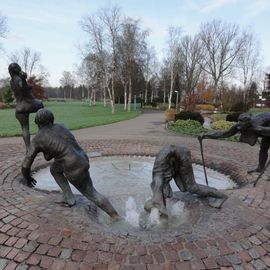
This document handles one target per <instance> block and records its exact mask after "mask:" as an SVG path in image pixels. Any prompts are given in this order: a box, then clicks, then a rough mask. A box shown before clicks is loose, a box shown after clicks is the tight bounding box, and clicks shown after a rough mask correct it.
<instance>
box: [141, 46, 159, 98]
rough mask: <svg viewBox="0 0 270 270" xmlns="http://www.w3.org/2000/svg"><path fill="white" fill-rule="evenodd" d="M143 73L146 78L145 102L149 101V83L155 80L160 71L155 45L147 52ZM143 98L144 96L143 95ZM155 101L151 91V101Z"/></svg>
mask: <svg viewBox="0 0 270 270" xmlns="http://www.w3.org/2000/svg"><path fill="white" fill-rule="evenodd" d="M143 73H144V79H145V90H144V103H147V102H148V85H149V83H150V80H151V79H152V80H155V79H156V77H157V73H158V61H157V57H156V52H155V49H154V47H151V48H149V49H148V50H147V51H146V53H145V59H144V65H143ZM141 98H142V97H141ZM152 101H153V92H152V93H151V102H152Z"/></svg>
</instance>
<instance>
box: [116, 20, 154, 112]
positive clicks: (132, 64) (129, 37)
mask: <svg viewBox="0 0 270 270" xmlns="http://www.w3.org/2000/svg"><path fill="white" fill-rule="evenodd" d="M148 34H149V32H148V30H141V29H140V26H139V21H138V20H134V19H131V18H126V19H125V21H124V22H123V24H122V34H121V37H120V38H119V42H118V46H119V50H120V52H121V58H122V65H123V73H124V74H125V77H126V79H127V86H128V104H127V111H129V112H130V110H131V99H132V89H133V86H132V79H133V76H134V74H135V73H134V72H135V70H136V69H137V67H138V66H139V67H141V66H142V65H143V60H144V59H145V57H144V55H145V53H146V48H147V46H146V42H145V39H146V37H147V36H148ZM125 85H126V84H125Z"/></svg>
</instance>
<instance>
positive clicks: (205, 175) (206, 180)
mask: <svg viewBox="0 0 270 270" xmlns="http://www.w3.org/2000/svg"><path fill="white" fill-rule="evenodd" d="M199 142H200V148H201V155H202V163H203V171H204V177H205V182H206V185H207V186H208V179H207V174H206V169H205V162H204V156H203V146H202V140H200V139H199Z"/></svg>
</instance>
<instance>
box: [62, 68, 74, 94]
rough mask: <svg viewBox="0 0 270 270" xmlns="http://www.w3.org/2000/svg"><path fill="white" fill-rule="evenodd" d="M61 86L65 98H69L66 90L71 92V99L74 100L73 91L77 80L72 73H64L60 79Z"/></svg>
mask: <svg viewBox="0 0 270 270" xmlns="http://www.w3.org/2000/svg"><path fill="white" fill-rule="evenodd" d="M60 84H61V86H62V87H63V89H64V96H63V98H64V99H66V98H67V94H66V90H69V98H70V99H71V98H72V89H73V88H74V85H75V80H74V77H73V75H72V74H71V72H69V71H63V74H62V78H61V79H60Z"/></svg>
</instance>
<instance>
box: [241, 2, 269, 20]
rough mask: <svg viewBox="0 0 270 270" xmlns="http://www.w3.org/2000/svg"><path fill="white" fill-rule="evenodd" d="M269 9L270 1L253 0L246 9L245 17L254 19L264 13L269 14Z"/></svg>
mask: <svg viewBox="0 0 270 270" xmlns="http://www.w3.org/2000/svg"><path fill="white" fill-rule="evenodd" d="M269 9H270V1H269V0H256V1H252V0H251V1H249V3H248V5H246V7H245V16H246V17H248V18H254V17H257V16H259V15H261V14H262V13H265V12H269Z"/></svg>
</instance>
